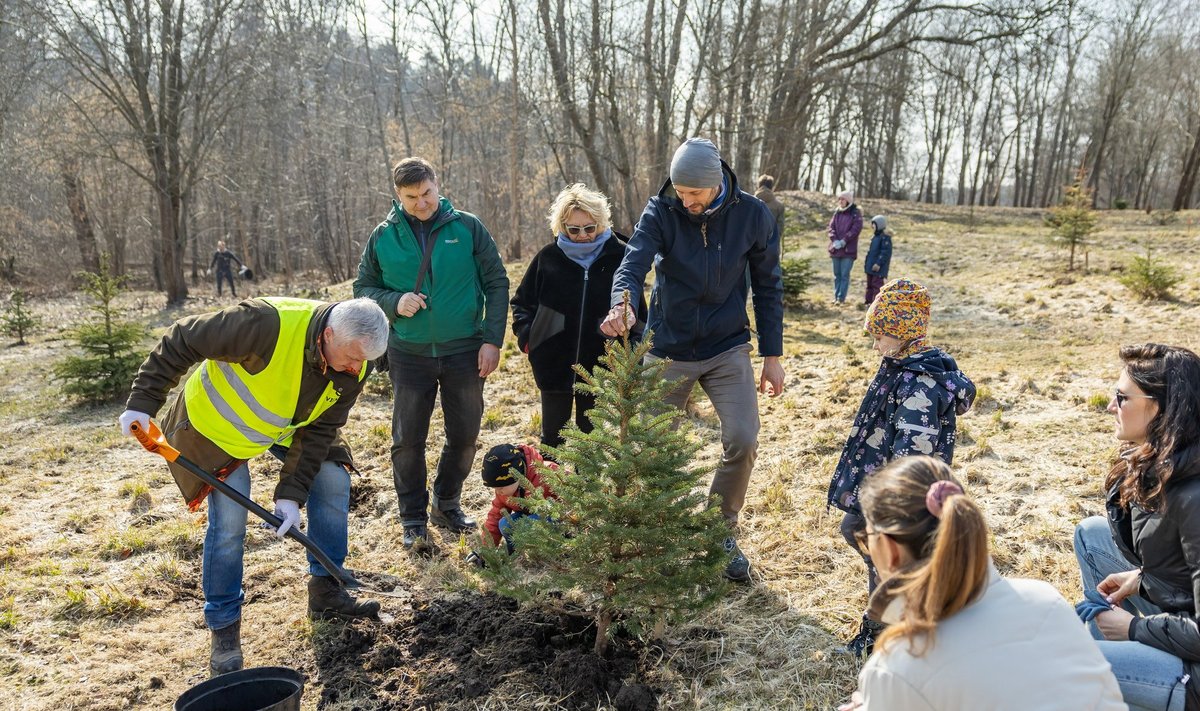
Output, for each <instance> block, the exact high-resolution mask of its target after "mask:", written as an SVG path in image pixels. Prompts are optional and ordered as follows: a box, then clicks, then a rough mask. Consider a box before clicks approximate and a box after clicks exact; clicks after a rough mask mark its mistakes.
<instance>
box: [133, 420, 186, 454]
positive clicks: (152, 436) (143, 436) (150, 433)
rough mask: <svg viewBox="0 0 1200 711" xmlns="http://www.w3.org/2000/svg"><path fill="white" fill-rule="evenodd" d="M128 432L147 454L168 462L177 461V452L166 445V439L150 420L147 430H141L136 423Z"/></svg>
mask: <svg viewBox="0 0 1200 711" xmlns="http://www.w3.org/2000/svg"><path fill="white" fill-rule="evenodd" d="M129 430H130V431H131V432H133V436H134V437H136V438H137V441H138V442H139V443H140V444H141V445H142V446H143V447H145V448H146V451H147V452H150V453H151V454H157V455H159V456H160V457H162V458H163V459H165V460H167V461H168V462H173V461H175V460H176V459H179V450H178V449H175V448H174V447H172V446H171V445H170V444H167V438H166V437H164V436H163V433H162V430H160V429H158V425H156V424H154V421H153V420H151V422H150V427H149V429H148V430H143V429H142V426H141V425H139V424H138V423H136V422H134V423H131V424H130V425H129Z"/></svg>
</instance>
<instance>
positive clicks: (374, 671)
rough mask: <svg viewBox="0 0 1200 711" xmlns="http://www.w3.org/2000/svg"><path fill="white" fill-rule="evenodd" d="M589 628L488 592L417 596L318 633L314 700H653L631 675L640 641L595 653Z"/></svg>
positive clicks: (590, 703) (644, 706) (647, 709)
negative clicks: (408, 603)
mask: <svg viewBox="0 0 1200 711" xmlns="http://www.w3.org/2000/svg"><path fill="white" fill-rule="evenodd" d="M594 638H595V629H594V628H593V627H592V626H591V621H590V620H588V619H586V618H583V617H580V616H577V615H567V614H561V613H553V612H546V611H543V610H536V609H520V608H519V606H518V605H517V603H516V602H515V601H513V600H509V599H507V598H504V597H500V596H498V595H494V594H486V595H480V594H478V593H459V594H456V595H453V596H451V597H446V598H441V599H437V600H429V601H414V602H413V605H412V609H410V610H407V611H404V612H402V613H400V614H398V615H397V616H396V619H395V620H393V621H389V622H386V623H366V622H358V623H353V624H346V625H337V626H335V627H333V628H331V629H329V630H328V632H327V633H323V634H321V635H319V637H318V639H317V640H316V642H315V643H316V647H317V650H316V651H317V656H316V663H317V669H316V670H315V671H316V676H317V679H318V680H319V681H320V683H321V685H322V689H321V705H322V706H324V705H326V704H333V703H337V704H338V706H339V707H347V708H349V707H353V708H360V709H364V711H365V710H367V709H385V708H386V709H456V708H469V707H471V705H472V704H471V700H472V699H478V700H480V701H482V700H484V699H488V700H490V701H492V702H493V703H497V702H501V703H502V702H503V701H504V700H505V699H512V700H513V702H514V705H513V706H512V707H513V708H517V707H519V706H520V705H521V704H520V703H519V702H517V698H518V697H519V696H521V695H522V694H531V693H532V694H535V695H537V696H540V697H549V698H552V699H556V700H557V701H558V703H559V705H560V707H561V708H564V709H581V710H582V709H595V708H596V707H597V705H598V704H600V703H604V704H609V705H612V706H614V707H615V708H617V709H619V710H621V711H626V710H628V711H651V710H652V709H656V708H657V706H658V704H657V701H656V699H655V695H654V692H653V690H652V689H651V688H650V687H648V686H646V685H644V684H639V683H635V680H636V679H637V678H638V677H640V676H642V675H641V674H639V671H640V669H639V658H640V656H641V655H640V653H639V652H640V648H639V646H638V645H637V644H636V643H634V642H632V641H630V640H616V641H614V643H613V644H612V645H611V646H610V651H609V655H608V656H607V657H606V658H600V657H597V656H596V655H594V654H592V643H593V641H594ZM627 681H628V682H629V683H626V682H627ZM527 698H528V697H527Z"/></svg>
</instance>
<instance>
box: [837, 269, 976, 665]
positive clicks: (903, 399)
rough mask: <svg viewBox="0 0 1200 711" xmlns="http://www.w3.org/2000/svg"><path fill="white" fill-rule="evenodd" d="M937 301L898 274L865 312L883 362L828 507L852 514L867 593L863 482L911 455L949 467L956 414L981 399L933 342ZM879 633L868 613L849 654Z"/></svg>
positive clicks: (850, 531) (849, 532) (847, 532)
mask: <svg viewBox="0 0 1200 711" xmlns="http://www.w3.org/2000/svg"><path fill="white" fill-rule="evenodd" d="M931 306H932V302H931V300H930V298H929V291H928V290H926V289H925V287H923V286H921V285H920V284H917V283H916V282H913V281H910V280H908V279H896V280H894V281H891V282H889V283H888V284H886V285H884V287H883V288H882V289H881V290H880V292H879V296H877V297H876V298H875V301H874V302H873V303H872V304H871V307H870V308H869V309H868V310H867V317H866V324H865V327H866V330H867V332H868V333H869V334H871V336H872V337H873V338H874V339H875V345H874V350H875V351H877V352H878V353H879V354H880V355H881V356H883V360H882V362H881V363H880V364H879V372H877V373H876V374H875V379H874V380H872V381H871V384H870V385H869V386H868V387H867V394H866V395H865V396H864V397H863V401H862V404H861V405H860V406H859V408H858V414H857V415H855V416H854V424H853V426H852V427H851V428H850V436H849V437H847V438H846V444H845V446H844V447H843V448H842V456H841V459H840V460H838V464H837V469H836V470H834V473H833V479H832V480H831V481H830V482H829V504H831V505H833V506H836V507H838V508H839V509H841V510H843V511H845V512H846V515H845V516H844V517H843V518H842V525H841V531H842V536H843V537H844V538H845V539H846V542H847V543H848V544H849V545H850V546H851V547H852V548H854V550H855V551H856V552H858V553H859V554H860V555H862V557H863V560H864V561H865V562H866V564H867V589H868V591H874V589H875V584H876V582H877V577H876V574H875V569H874V566H873V565H872V564H871V559H870V556H868V555H867V554H866V552H865V551H862V550H860V549H859V546H858V543H857V540H856V537H855V533H856V532H861V531H862V530H863V529H864V528H865V525H866V523H865V521H864V519H863V517H862V509H861V507H860V506H859V501H858V489H859V486H860V485H861V484H862V482H863V480H864V479H865V478H866V477H867V476H869V475H870V474H871V473H872V472H874V471H876V470H878V469H880V468H882V467H883V465H885V464H887V463H888V462H889V461H891V460H893V459H896V458H898V457H903V456H906V455H914V454H925V455H931V456H934V457H937V458H938V459H941V460H942V461H944V462H946V463H947V464H950V463H951V460H952V459H953V457H954V435H955V428H956V426H957V417H958V415H961V414H963V413H965V412H966V411H967V410H969V409H970V407H971V403H972V402H973V401H974V400H975V385H974V384H973V383H972V382H971V381H970V380H969V379H968V378H967V377H966V376H965V375H963V374H962V372H961V371H960V370H959V369H958V365H957V364H956V363H955V362H954V359H953V358H951V357H950V356H949V355H948V354H947V353H946V352H945V351H942V350H941V349H939V348H934V347H932V346H930V345H929V343H928V334H929V315H930V309H931ZM860 535H861V534H860ZM878 631H879V627H878V625H876V623H874V622H871V621H870V620H868V619H867V618H866V617H865V616H864V617H863V621H862V627H861V629H860V630H859V633H858V635H857V636H855V637H854V639H853V640H851V641H850V642H849V643H848V644H847V646H846V648H845V651H847V652H850V653H853V654H854V655H855V656H864V655H866V654H869V653H870V650H871V647H872V646H873V644H874V635H875V633H877V632H878Z"/></svg>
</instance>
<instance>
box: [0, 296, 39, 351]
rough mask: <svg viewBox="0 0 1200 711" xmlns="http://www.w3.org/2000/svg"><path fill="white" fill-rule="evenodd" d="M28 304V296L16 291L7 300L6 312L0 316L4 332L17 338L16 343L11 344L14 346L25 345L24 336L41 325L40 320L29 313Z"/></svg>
mask: <svg viewBox="0 0 1200 711" xmlns="http://www.w3.org/2000/svg"><path fill="white" fill-rule="evenodd" d="M28 302H29V294H27V293H25V292H24V291H21V290H20V289H17V290H16V291H14V292H13V293H12V296H11V297H10V298H9V301H8V310H7V312H6V313H5V314H4V315H3V316H0V323H3V324H4V331H5V332H6V333H7V334H8V335H10V336H16V337H17V342H16V343H13V344H12V345H14V346H23V345H25V336H28V335H29V334H30V333H32V332H33V330H34V329H36V328H38V327H39V326H40V325H41V319H39V318H38V317H37V316H34V315H33V314H31V313H30V312H29V307H28V305H27V304H28Z"/></svg>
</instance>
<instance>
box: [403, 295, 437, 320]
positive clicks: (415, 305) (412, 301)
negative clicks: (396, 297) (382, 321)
mask: <svg viewBox="0 0 1200 711" xmlns="http://www.w3.org/2000/svg"><path fill="white" fill-rule="evenodd" d="M425 308H429V307H428V306H427V305H426V304H425V295H424V294H417V293H414V292H411V291H410V292H408V293H406V294H405V295H404V296H401V297H400V301H399V302H398V303H397V304H396V315H397V316H403V317H404V318H410V317H411V316H412V315H413V314H415V313H416V312H418V311H420V310H421V309H425Z"/></svg>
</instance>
